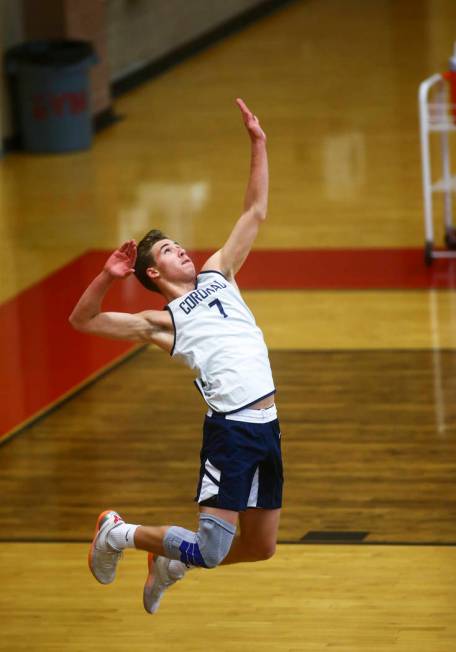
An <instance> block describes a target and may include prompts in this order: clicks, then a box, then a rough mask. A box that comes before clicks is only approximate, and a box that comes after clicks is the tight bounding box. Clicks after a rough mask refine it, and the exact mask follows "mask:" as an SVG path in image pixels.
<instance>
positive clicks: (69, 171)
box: [0, 0, 456, 652]
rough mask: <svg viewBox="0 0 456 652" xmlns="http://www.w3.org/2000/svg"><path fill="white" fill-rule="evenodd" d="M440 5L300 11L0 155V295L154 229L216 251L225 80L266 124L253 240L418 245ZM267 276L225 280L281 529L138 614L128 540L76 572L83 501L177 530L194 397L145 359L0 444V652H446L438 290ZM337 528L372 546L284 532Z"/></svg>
mask: <svg viewBox="0 0 456 652" xmlns="http://www.w3.org/2000/svg"><path fill="white" fill-rule="evenodd" d="M455 11H456V5H455V3H454V2H452V1H451V0H440V1H439V2H435V1H432V0H417V1H416V2H414V3H413V7H412V6H411V5H410V3H409V2H408V0H397V1H396V2H389V3H384V2H368V3H367V2H364V1H363V0H348V1H347V2H344V3H341V2H338V1H337V0H325V1H322V0H316V1H305V0H304V1H302V2H297V3H294V4H292V5H290V6H288V7H286V8H284V9H283V10H282V11H280V12H277V13H276V14H275V15H271V16H270V17H268V18H267V19H264V20H263V21H261V22H259V23H258V24H256V25H254V26H252V27H250V28H249V29H247V30H245V31H244V32H241V33H239V34H237V35H235V36H232V37H230V38H229V39H226V40H224V41H223V42H221V43H219V44H218V45H217V46H216V47H213V48H212V49H211V50H208V51H207V52H204V53H201V54H199V55H198V56H197V57H195V58H193V59H191V60H189V61H187V62H185V63H184V64H182V65H180V66H179V67H177V68H175V69H174V70H171V71H168V72H167V73H166V74H165V75H163V76H161V77H159V78H157V79H155V80H154V81H152V82H151V83H150V84H147V85H145V86H143V87H142V88H138V89H136V90H135V91H133V92H131V93H129V94H128V95H126V96H124V97H122V98H119V99H118V100H117V101H116V109H117V111H118V112H119V113H120V114H122V115H123V116H124V117H125V119H124V120H122V121H120V122H118V123H117V124H115V125H114V126H113V127H111V128H110V129H108V130H106V131H104V132H102V133H100V134H99V135H98V136H97V138H96V141H95V145H94V147H93V149H92V150H90V151H89V152H85V153H80V154H73V155H69V156H65V157H51V156H47V157H31V156H27V155H24V154H15V155H11V156H8V157H7V158H6V159H5V160H4V161H2V162H1V164H0V184H1V193H0V235H1V238H0V254H1V257H2V272H1V279H0V300H1V301H5V300H6V299H8V298H11V297H13V296H14V295H15V294H16V293H17V292H19V291H20V290H22V289H24V288H27V287H30V285H31V284H32V283H35V282H38V281H40V280H41V279H42V278H43V277H44V276H45V275H46V274H48V273H49V272H51V271H54V270H56V269H58V268H60V267H61V266H62V265H64V264H66V263H68V262H69V261H70V260H72V259H73V258H74V257H76V256H79V255H80V254H82V253H84V252H85V251H86V250H87V249H89V248H97V249H106V250H108V249H111V248H114V247H116V246H117V245H118V244H119V243H120V242H121V241H122V240H124V239H127V238H131V237H134V238H139V237H141V236H142V235H143V233H144V232H145V231H146V230H148V229H149V228H150V227H152V226H156V227H160V228H162V229H163V230H164V231H165V232H169V233H170V234H172V235H173V237H174V236H175V237H176V238H177V239H178V240H180V241H182V242H183V243H184V244H185V245H186V246H187V247H190V248H193V249H199V250H201V249H211V250H212V249H215V248H216V247H218V246H220V244H221V243H222V242H223V240H224V238H225V237H226V235H227V233H228V231H229V228H230V226H231V224H232V221H233V220H234V219H236V217H237V216H238V215H239V211H240V210H241V207H242V197H243V191H244V187H245V181H246V176H247V172H248V143H247V141H246V137H245V134H244V133H243V131H242V128H241V125H240V123H239V116H238V115H237V114H236V110H235V107H234V104H233V100H234V98H235V97H236V96H241V97H244V98H245V99H246V100H247V101H248V102H249V104H251V106H252V108H254V110H255V112H257V113H258V115H259V116H260V118H261V120H262V123H263V124H264V126H265V128H266V130H267V133H268V139H269V140H268V142H269V152H270V164H271V201H270V211H269V219H268V222H267V223H266V224H265V228H264V229H263V231H262V233H261V235H260V237H259V239H258V242H257V246H258V248H260V249H264V250H267V249H280V250H286V249H293V248H295V249H306V248H311V249H312V248H313V249H317V248H318V249H321V248H326V249H328V250H329V252H330V251H331V250H332V249H334V248H350V247H354V248H363V247H387V248H402V247H419V246H421V245H422V242H423V229H422V208H421V178H420V172H421V171H420V164H419V144H418V124H417V113H416V91H417V88H418V84H419V82H420V81H421V80H422V79H424V78H425V77H427V76H429V75H430V74H432V73H434V72H436V71H439V70H442V69H443V67H444V66H445V63H446V59H447V57H448V56H449V54H450V52H451V49H452V45H451V44H452V41H453V39H454V33H453V27H454V24H455V22H454V20H455V18H456V15H455ZM438 233H439V234H440V235H441V229H440V231H439V230H438ZM440 235H439V237H440ZM273 272H274V273H276V274H280V269H273ZM335 274H337V268H336V269H335ZM360 274H362V270H361V271H360ZM268 289H269V288H267V287H266V288H264V289H262V290H261V291H255V292H249V293H246V294H245V296H246V298H247V301H248V303H249V305H250V306H251V308H252V310H253V312H254V314H255V315H256V316H257V318H258V322H259V323H260V325H261V326H262V328H263V329H264V332H265V336H266V339H267V341H268V344H269V346H270V348H271V360H272V363H273V369H274V372H275V375H276V382H277V385H278V388H279V393H278V396H277V402H278V406H279V410H280V418H281V423H282V429H283V432H284V440H283V446H284V454H285V461H286V465H287V484H286V508H285V510H284V514H283V519H282V523H281V529H280V539H281V541H282V542H286V541H288V542H290V543H288V544H287V543H282V544H281V545H280V546H279V548H278V552H277V555H276V556H275V557H274V558H273V559H271V560H270V561H268V562H264V563H258V564H256V565H253V566H247V565H240V566H238V567H236V566H233V567H227V568H221V569H218V570H217V571H215V572H214V573H211V572H208V573H205V572H204V571H202V572H201V573H199V572H196V571H195V572H194V573H192V574H190V575H189V576H188V578H186V580H185V582H182V584H181V585H179V586H177V587H175V589H174V590H173V593H172V594H171V593H170V594H169V596H166V601H164V603H163V609H162V610H161V611H160V612H159V614H158V615H157V616H156V617H153V618H150V617H148V616H146V615H145V614H144V613H143V612H142V607H141V591H142V585H143V582H144V576H145V559H144V558H145V555H143V554H140V553H137V554H135V553H134V552H132V553H130V554H128V553H127V555H126V559H125V563H124V564H123V565H122V566H121V568H120V571H119V572H120V577H119V581H118V582H116V583H115V584H114V585H113V586H111V587H101V586H99V585H97V584H96V583H95V581H94V580H93V578H92V577H91V576H90V575H89V573H88V570H87V565H86V554H87V542H88V540H89V539H90V537H91V534H92V529H93V525H94V522H95V518H96V515H97V513H98V511H100V510H101V509H104V508H107V507H114V508H117V509H119V510H120V511H121V512H122V511H124V512H125V515H128V517H129V518H131V520H132V521H135V520H137V521H139V522H142V521H143V522H151V523H153V522H159V521H162V522H163V521H165V522H169V521H170V520H171V521H172V520H175V521H176V522H179V523H181V524H182V525H184V526H188V527H190V526H192V525H193V524H194V513H195V512H194V506H192V504H191V502H190V499H191V497H192V495H193V492H194V487H195V481H196V472H197V453H198V449H199V437H200V434H199V433H200V423H201V419H202V413H203V411H204V410H203V407H202V405H201V402H200V398H199V397H198V394H197V393H196V392H195V390H194V389H192V387H191V375H190V374H189V373H187V372H185V371H184V370H181V369H180V368H178V367H176V366H173V365H172V364H171V362H170V360H169V359H168V357H167V356H166V355H165V354H163V353H158V352H156V351H144V352H141V353H140V354H138V355H137V356H136V357H134V358H132V359H131V360H129V361H127V362H125V364H123V365H121V366H119V367H118V368H117V369H116V370H114V371H112V372H111V373H110V374H108V375H106V376H105V377H104V378H102V379H100V380H99V381H98V382H96V383H95V384H93V385H91V386H90V387H88V388H86V389H85V390H83V391H81V392H80V393H78V394H77V396H75V397H73V398H71V399H69V400H68V401H66V403H64V404H63V405H61V406H60V407H58V408H57V409H56V410H54V411H53V412H52V413H51V414H49V415H47V416H46V417H45V418H43V419H41V420H40V421H39V422H37V423H36V424H34V425H33V426H31V427H30V428H28V429H27V430H26V431H25V432H23V433H22V434H20V435H19V436H17V437H16V438H13V439H11V440H10V441H9V442H8V443H7V444H6V445H5V446H2V447H1V448H0V469H1V471H0V492H1V495H2V497H3V500H2V501H1V505H0V516H1V520H2V525H3V528H2V532H1V533H0V539H1V541H2V545H1V546H0V568H1V570H0V574H1V580H2V589H3V590H2V592H1V593H0V596H1V597H0V609H1V612H2V615H3V618H2V627H1V634H2V635H1V637H0V650H2V651H3V650H4V651H5V652H10V651H13V652H16V650H33V651H34V652H35V651H39V652H41V651H43V652H44V651H46V652H47V650H56V651H57V650H58V651H59V652H60V651H61V650H70V651H76V650H77V651H79V650H81V651H82V650H84V651H85V650H91V649H95V648H96V649H99V648H100V646H103V647H104V648H106V649H108V648H109V649H111V650H120V649H122V650H124V649H125V647H126V646H127V647H130V648H132V649H135V650H142V649H149V648H150V647H153V648H154V649H156V650H158V651H160V650H165V649H166V650H177V649H179V650H195V651H198V652H199V651H200V650H206V649H209V650H211V649H212V648H213V649H215V647H217V649H219V650H221V651H223V650H252V649H254V650H263V649H264V650H274V651H275V650H277V652H279V651H280V652H282V650H289V651H293V652H297V651H298V650H299V652H301V651H302V652H310V651H313V650H327V649H334V650H342V651H345V650H346V651H347V652H361V650H363V651H364V650H366V649H367V650H372V651H375V652H377V651H379V652H383V651H385V652H386V651H388V652H389V651H390V650H394V651H399V652H410V650H414V651H416V652H430V651H431V650H432V652H435V651H436V652H453V650H454V648H455V645H456V631H455V625H454V608H455V605H456V595H455V589H454V586H455V568H456V566H455V552H454V551H455V547H454V545H452V544H454V543H455V542H456V538H455V537H456V533H455V527H456V526H455V522H456V519H455V516H456V513H455V511H456V508H455V500H456V496H455V489H454V475H455V468H454V467H455V464H454V445H455V414H454V410H455V408H454V400H453V397H454V377H455V374H454V370H455V351H456V339H455V338H456V310H455V305H456V304H455V298H454V288H452V286H451V285H449V286H448V288H447V289H440V290H430V291H429V290H426V289H415V290H409V289H404V288H401V287H399V288H398V287H395V288H394V289H392V288H390V289H382V290H381V291H379V290H377V289H375V288H373V287H369V286H365V289H363V290H357V291H349V290H346V289H345V290H343V291H342V290H333V291H329V290H327V289H325V290H323V289H322V288H320V289H318V288H316V289H313V290H294V291H290V290H287V291H275V292H271V291H268ZM76 298H77V297H75V300H76ZM51 305H52V303H51ZM51 310H52V309H51V308H50V311H51ZM33 317H34V315H33V314H26V320H25V322H24V328H27V329H30V330H33V328H34V323H33ZM60 326H61V328H62V330H63V329H64V328H67V324H66V322H65V323H64V322H63V320H62V323H61V324H60ZM48 346H49V347H52V342H49V343H48ZM94 346H96V345H95V344H94ZM19 371H20V370H18V372H19ZM40 380H41V379H38V380H37V382H40ZM43 382H45V379H43ZM334 530H338V531H342V533H343V532H353V531H364V532H365V533H366V535H367V536H366V541H367V542H368V543H369V542H370V543H371V545H365V544H363V545H357V546H345V545H337V546H329V545H307V544H302V543H299V542H300V541H301V538H302V537H303V536H304V535H305V534H306V533H308V532H315V531H334ZM386 543H389V544H401V543H407V544H410V545H385V544H386ZM412 544H413V545H412ZM424 544H431V545H424ZM208 634H209V636H208ZM214 640H216V645H215V644H214Z"/></svg>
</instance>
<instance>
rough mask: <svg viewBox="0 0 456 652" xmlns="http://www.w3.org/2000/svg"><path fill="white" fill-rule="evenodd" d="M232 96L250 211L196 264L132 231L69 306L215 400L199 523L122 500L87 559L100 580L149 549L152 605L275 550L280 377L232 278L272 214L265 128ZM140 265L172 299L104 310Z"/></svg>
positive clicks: (153, 235)
mask: <svg viewBox="0 0 456 652" xmlns="http://www.w3.org/2000/svg"><path fill="white" fill-rule="evenodd" d="M236 102H237V105H238V107H239V109H240V111H241V114H242V117H243V121H244V124H245V126H246V129H247V132H248V134H249V136H250V141H251V166H250V175H249V180H248V185H247V190H246V195H245V202H244V210H243V213H242V215H241V217H240V218H239V219H238V221H237V222H236V224H235V225H234V228H233V230H232V231H231V234H230V235H229V237H228V239H227V241H226V242H225V244H224V245H223V247H222V248H221V249H220V250H218V251H217V252H216V253H215V254H213V255H212V256H210V258H209V259H208V260H207V261H206V263H205V264H204V265H203V267H202V270H201V271H200V272H199V274H196V271H195V267H194V265H193V262H192V260H191V259H190V258H189V256H188V255H187V253H186V251H185V249H184V248H183V247H182V246H181V245H180V244H179V243H177V242H175V241H174V240H172V239H170V238H169V237H167V236H166V235H165V234H163V233H161V232H160V231H157V230H154V231H151V232H149V233H148V234H147V235H146V236H145V237H144V238H143V239H142V240H141V242H140V243H139V245H138V247H136V244H135V242H134V241H133V240H130V241H128V242H126V243H124V244H123V245H122V246H121V247H120V248H119V249H118V250H116V251H115V252H114V253H113V254H112V255H111V256H110V257H109V259H108V260H107V262H106V264H105V266H104V269H103V271H102V272H101V273H100V274H99V275H98V276H97V277H96V278H95V279H94V280H93V281H92V283H91V284H90V285H89V287H88V288H87V289H86V291H85V292H84V294H83V295H82V297H81V298H80V300H79V302H78V303H77V305H76V307H75V308H74V310H73V313H72V315H71V316H70V322H71V324H72V325H73V326H74V328H76V329H77V330H80V331H82V332H85V333H91V334H96V335H101V336H105V337H114V338H121V339H128V340H133V341H139V342H153V343H154V344H156V345H158V346H159V347H160V348H162V349H164V350H165V351H167V352H169V353H170V354H171V356H173V357H176V358H177V357H179V358H182V359H183V360H184V361H185V362H186V363H187V364H188V365H189V366H190V367H192V368H194V369H195V370H197V372H198V378H197V380H196V381H195V383H196V385H197V388H198V389H199V391H200V392H201V394H202V396H203V397H204V399H205V401H206V403H207V405H208V410H207V414H206V417H205V422H204V431H203V445H202V449H201V468H200V475H199V482H198V487H197V492H196V498H195V500H196V501H197V503H198V505H199V523H198V526H197V527H196V529H195V531H190V530H186V529H184V528H182V527H179V526H178V525H171V526H167V525H159V526H142V525H136V524H131V523H126V522H125V521H124V520H123V518H122V517H121V516H120V515H119V514H118V513H117V512H115V511H104V512H102V513H101V514H100V515H99V517H98V520H97V523H96V529H95V535H94V538H93V541H92V545H91V547H90V552H89V567H90V570H91V572H92V573H93V575H94V576H95V578H96V579H97V580H98V581H99V582H101V583H102V584H109V583H110V582H112V581H113V580H114V578H115V572H116V567H117V563H118V561H119V559H120V557H121V554H122V550H123V549H125V548H137V549H139V550H145V551H147V552H148V553H149V555H148V575H147V579H146V583H145V586H144V591H143V602H144V607H145V609H146V610H147V611H148V612H149V613H154V612H155V611H156V610H157V608H158V604H159V602H160V599H161V596H162V594H163V591H164V590H165V589H166V588H167V587H169V586H170V585H171V584H174V583H175V582H176V581H177V580H179V579H181V578H182V577H183V576H184V575H185V573H186V571H187V570H188V569H189V568H191V567H202V568H214V567H216V566H218V565H219V564H233V563H238V562H251V561H257V560H262V559H268V558H269V557H271V556H272V555H273V554H274V551H275V545H276V539H277V531H278V526H279V518H280V508H281V503H282V483H283V474H282V461H281V451H280V430H279V422H278V420H277V412H276V408H275V405H274V393H275V387H274V382H273V378H272V374H271V368H270V364H269V358H268V352H267V348H266V345H265V343H264V339H263V336H262V333H261V331H260V329H259V328H258V327H257V325H256V323H255V320H254V317H253V315H252V313H251V312H250V310H249V308H248V307H247V305H246V304H245V303H244V301H243V299H242V297H241V295H240V292H239V290H238V287H237V285H236V281H235V275H236V273H237V271H238V270H239V269H240V267H241V266H242V264H243V263H244V261H245V259H246V257H247V255H248V254H249V252H250V249H251V247H252V245H253V243H254V240H255V238H256V236H257V233H258V230H259V228H260V227H261V225H262V224H263V222H264V220H265V218H266V212H267V199H268V160H267V152H266V136H265V133H264V131H263V130H262V128H261V126H260V123H259V121H258V119H257V117H256V116H254V115H253V114H252V112H251V111H250V110H249V109H248V108H247V106H246V105H245V103H244V102H243V101H242V100H240V99H238V100H236ZM133 273H134V274H135V275H136V277H137V278H138V279H139V281H140V282H141V283H142V284H143V285H144V286H145V287H146V288H148V289H149V290H151V291H156V292H159V293H161V294H162V295H163V296H164V297H165V299H166V300H167V302H168V304H167V306H166V308H167V310H164V311H157V310H145V311H143V312H140V313H137V314H129V313H117V312H103V311H102V307H101V304H102V300H103V297H104V296H105V294H106V292H107V291H108V290H109V288H110V286H111V285H112V284H113V283H115V282H118V281H119V280H121V279H125V278H127V277H128V276H129V275H130V274H133ZM238 525H239V533H238V534H237V535H236V529H237V526H238Z"/></svg>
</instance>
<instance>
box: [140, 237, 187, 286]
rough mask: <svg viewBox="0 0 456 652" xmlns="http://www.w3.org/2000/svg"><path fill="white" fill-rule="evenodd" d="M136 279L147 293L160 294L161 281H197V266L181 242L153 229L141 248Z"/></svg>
mask: <svg viewBox="0 0 456 652" xmlns="http://www.w3.org/2000/svg"><path fill="white" fill-rule="evenodd" d="M135 276H136V278H137V279H138V280H139V281H140V282H141V283H142V284H143V285H144V287H145V288H147V289H148V290H151V291H152V292H160V293H161V292H162V290H161V289H160V285H161V284H162V281H168V282H174V283H182V282H190V281H194V279H195V266H194V265H193V262H192V261H191V259H190V258H189V257H188V256H187V253H186V251H185V249H184V248H183V247H181V246H180V245H179V243H178V242H175V241H174V240H171V239H170V238H168V236H167V235H165V234H164V233H162V231H159V230H158V229H153V230H152V231H149V233H146V235H145V236H144V238H143V239H142V240H141V242H140V243H139V244H138V249H137V258H136V264H135Z"/></svg>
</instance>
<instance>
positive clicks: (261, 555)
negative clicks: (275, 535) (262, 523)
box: [250, 541, 276, 561]
mask: <svg viewBox="0 0 456 652" xmlns="http://www.w3.org/2000/svg"><path fill="white" fill-rule="evenodd" d="M275 551H276V543H275V541H272V542H268V541H262V542H257V543H256V544H255V545H252V546H251V547H250V552H251V554H252V556H253V557H254V559H255V561H266V560H267V559H271V557H273V556H274V555H275Z"/></svg>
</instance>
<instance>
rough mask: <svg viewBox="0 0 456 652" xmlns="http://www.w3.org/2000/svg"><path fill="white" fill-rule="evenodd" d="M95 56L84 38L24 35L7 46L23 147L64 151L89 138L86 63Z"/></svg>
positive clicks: (80, 145)
mask: <svg viewBox="0 0 456 652" xmlns="http://www.w3.org/2000/svg"><path fill="white" fill-rule="evenodd" d="M96 61H97V57H96V55H95V53H94V50H93V47H92V45H91V44H90V43H89V42H87V41H76V40H64V41H30V42H27V43H22V44H21V45H18V46H16V47H13V48H11V49H9V50H8V51H7V53H6V60H5V63H6V71H7V73H8V74H9V75H11V77H12V82H13V84H12V88H13V106H14V110H15V111H16V112H17V113H18V115H17V116H16V118H17V122H18V126H19V131H20V135H21V138H22V142H23V146H24V149H26V150H28V151H30V152H68V151H74V150H81V149H87V148H89V147H90V145H91V142H92V116H91V112H90V89H89V67H90V66H91V65H93V64H94V63H96Z"/></svg>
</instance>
